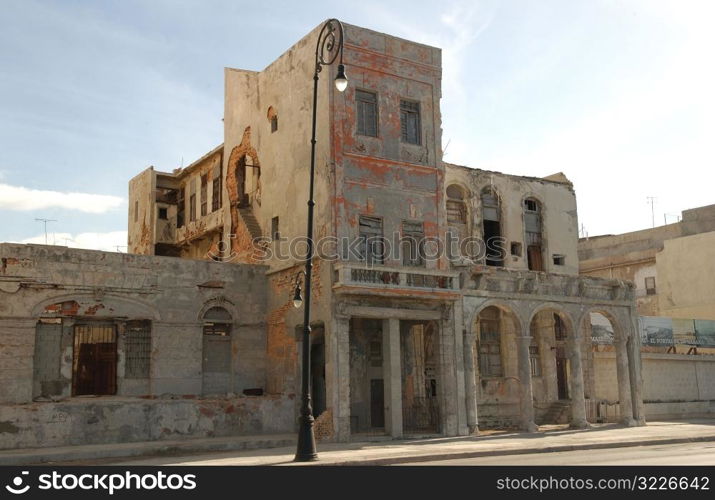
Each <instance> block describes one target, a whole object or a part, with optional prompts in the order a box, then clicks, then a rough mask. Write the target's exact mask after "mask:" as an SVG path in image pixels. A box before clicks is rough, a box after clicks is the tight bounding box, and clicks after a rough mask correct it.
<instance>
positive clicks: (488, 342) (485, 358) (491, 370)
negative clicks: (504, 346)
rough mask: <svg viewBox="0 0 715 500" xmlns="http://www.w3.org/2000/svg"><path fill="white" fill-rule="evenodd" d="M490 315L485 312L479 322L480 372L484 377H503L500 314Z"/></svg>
mask: <svg viewBox="0 0 715 500" xmlns="http://www.w3.org/2000/svg"><path fill="white" fill-rule="evenodd" d="M488 314H489V312H488V311H484V312H483V313H482V315H483V317H482V318H481V319H480V320H479V370H480V372H481V375H482V377H503V376H504V372H503V370H502V363H501V333H500V320H499V316H498V313H497V314H495V315H494V316H493V317H489V316H488Z"/></svg>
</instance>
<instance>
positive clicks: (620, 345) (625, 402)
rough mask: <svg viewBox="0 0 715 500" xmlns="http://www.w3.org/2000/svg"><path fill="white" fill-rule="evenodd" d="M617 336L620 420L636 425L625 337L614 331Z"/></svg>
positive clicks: (621, 333) (628, 424)
mask: <svg viewBox="0 0 715 500" xmlns="http://www.w3.org/2000/svg"><path fill="white" fill-rule="evenodd" d="M616 334H617V335H618V338H617V339H615V344H616V375H617V376H618V400H619V403H620V408H621V422H622V423H623V424H624V425H627V426H629V427H633V426H635V425H636V422H635V420H633V403H632V400H631V380H630V379H631V377H630V370H629V368H628V352H627V346H626V339H625V338H624V337H625V335H624V333H623V331H619V332H616Z"/></svg>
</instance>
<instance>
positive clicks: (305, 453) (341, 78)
mask: <svg viewBox="0 0 715 500" xmlns="http://www.w3.org/2000/svg"><path fill="white" fill-rule="evenodd" d="M338 56H340V61H339V63H338V74H337V76H336V77H335V88H337V89H338V91H339V92H343V91H344V90H345V89H346V88H347V86H348V79H347V77H346V76H345V65H344V64H343V25H342V24H341V23H340V21H338V20H337V19H329V20H328V21H327V22H326V23H325V24H324V25H323V28H322V29H321V30H320V34H319V35H318V43H317V45H316V47H315V73H314V74H313V128H312V137H311V139H310V197H309V200H308V254H307V256H306V259H305V283H304V284H305V298H302V297H301V289H300V274H301V273H299V274H298V275H297V276H296V287H295V294H294V297H293V305H294V306H295V307H300V306H301V304H302V303H305V309H304V315H303V353H302V373H301V406H300V419H299V425H300V428H299V430H298V448H297V450H296V453H295V461H296V462H308V461H311V460H317V458H318V453H317V452H316V450H315V435H314V434H313V422H314V420H315V419H314V418H313V409H312V407H311V401H310V287H311V278H312V274H313V273H312V271H313V250H314V247H313V208H314V207H315V202H314V201H313V188H314V183H315V182H314V178H315V126H316V108H317V105H318V75H319V73H320V71H321V70H322V68H323V66H330V65H331V64H333V63H334V62H335V61H336V60H337V58H338Z"/></svg>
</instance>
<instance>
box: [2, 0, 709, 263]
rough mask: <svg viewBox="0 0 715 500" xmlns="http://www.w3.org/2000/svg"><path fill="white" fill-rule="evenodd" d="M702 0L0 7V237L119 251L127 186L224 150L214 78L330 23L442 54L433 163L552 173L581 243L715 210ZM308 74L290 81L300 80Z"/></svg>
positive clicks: (260, 61)
mask: <svg viewBox="0 0 715 500" xmlns="http://www.w3.org/2000/svg"><path fill="white" fill-rule="evenodd" d="M713 14H715V2H709V1H694V0H682V1H659V0H621V1H617V0H543V1H538V2H536V1H528V0H511V1H508V0H504V1H498V0H484V1H481V0H480V1H465V2H460V1H449V0H447V1H443V2H415V1H414V0H413V1H405V2H397V1H393V2H389V3H388V2H383V1H372V0H363V1H361V2H350V3H348V2H341V3H338V2H307V1H304V2H295V1H285V2H282V1H274V2H263V3H260V2H245V1H237V0H232V1H211V0H208V1H198V0H171V1H169V0H151V1H149V0H144V1H132V0H123V1H121V2H120V1H111V2H110V1H101V0H96V1H79V0H76V1H72V0H64V1H36V0H4V1H3V11H2V16H1V17H0V47H1V48H0V221H1V222H0V241H38V242H42V241H44V235H43V228H42V224H41V223H40V222H37V221H35V218H49V219H56V220H57V222H52V223H49V224H48V231H49V233H50V235H49V241H50V243H52V242H53V241H54V242H56V243H57V244H68V245H70V246H83V247H92V248H101V249H110V250H115V249H116V246H117V245H119V246H121V245H126V243H125V240H126V225H127V222H126V219H127V217H126V211H127V204H126V197H127V182H128V180H129V179H130V178H131V177H133V176H134V175H136V174H137V173H138V172H140V171H141V170H143V169H144V168H145V167H147V166H148V165H155V166H156V167H157V168H159V169H160V170H171V169H173V168H176V167H177V166H179V165H181V163H182V158H183V162H184V164H188V163H190V162H191V161H193V160H194V159H196V158H198V157H199V156H201V155H202V154H204V153H205V152H207V151H209V150H210V149H212V148H213V147H215V146H216V145H218V144H220V143H221V141H222V134H223V129H222V123H221V118H222V115H223V68H224V67H225V66H230V67H239V68H246V69H253V70H260V69H262V68H264V67H265V66H267V65H268V64H269V63H270V62H271V61H272V60H274V59H275V58H276V57H277V56H278V55H280V54H281V53H282V52H284V51H285V50H286V49H287V48H289V47H290V46H291V45H292V44H293V43H295V42H296V41H297V40H299V39H300V38H301V37H302V36H303V35H304V34H305V33H307V32H308V31H309V30H310V29H312V28H313V27H315V26H316V25H318V24H319V23H321V22H322V21H323V20H324V19H326V18H328V17H338V18H340V19H342V20H344V21H346V22H349V23H351V24H356V25H359V26H364V27H367V28H371V29H374V30H378V31H382V32H386V33H390V34H394V35H396V36H401V37H404V38H408V39H412V40H416V41H420V42H423V43H427V44H430V45H435V46H438V47H441V48H442V49H443V99H442V118H443V142H444V146H445V148H446V156H445V160H446V161H450V162H453V163H458V164H464V165H469V166H473V167H479V168H484V169H489V170H499V171H503V172H507V173H513V174H520V175H531V176H544V175H549V174H551V173H554V172H558V171H563V172H564V173H565V174H566V175H567V176H568V177H569V178H570V179H571V180H572V181H573V182H574V184H575V187H576V192H577V198H578V203H579V218H580V222H581V223H582V224H583V225H584V226H585V229H586V231H587V232H588V233H589V235H591V236H593V235H596V234H603V233H618V232H625V231H630V230H636V229H641V228H646V227H650V225H651V209H650V205H648V203H647V201H646V197H647V196H654V197H656V202H655V214H656V215H655V219H656V220H655V221H656V224H662V223H663V222H664V215H666V214H667V215H666V216H667V220H668V222H675V220H676V216H677V214H679V212H680V211H681V210H683V209H687V208H692V207H696V206H700V205H707V204H712V203H715V196H714V195H713V180H715V173H713V172H715V169H714V168H713V167H714V166H715V151H714V148H715V146H714V145H715V141H714V140H713V137H715V118H714V117H715V97H714V92H713V89H715V65H713V62H712V61H713V56H712V50H713V47H715V30H713V29H712V19H713V18H714V17H715V16H713ZM308 84H310V82H306V85H308Z"/></svg>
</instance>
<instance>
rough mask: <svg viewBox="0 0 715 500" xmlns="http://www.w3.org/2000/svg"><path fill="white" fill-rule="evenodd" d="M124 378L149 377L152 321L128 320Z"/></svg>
mask: <svg viewBox="0 0 715 500" xmlns="http://www.w3.org/2000/svg"><path fill="white" fill-rule="evenodd" d="M124 352H125V364H124V378H149V368H150V364H151V322H150V321H128V322H127V326H126V334H125V338H124Z"/></svg>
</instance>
